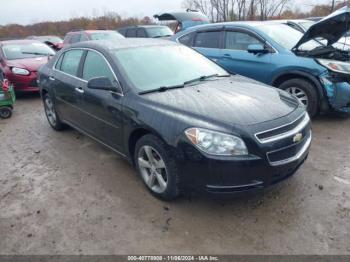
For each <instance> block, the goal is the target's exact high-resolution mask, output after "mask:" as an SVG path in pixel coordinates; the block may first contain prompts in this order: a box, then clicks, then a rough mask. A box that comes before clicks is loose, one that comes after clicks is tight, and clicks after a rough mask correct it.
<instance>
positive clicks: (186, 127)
mask: <svg viewBox="0 0 350 262" xmlns="http://www.w3.org/2000/svg"><path fill="white" fill-rule="evenodd" d="M150 61H152V62H151V63H150ZM164 65H166V66H164ZM174 72H176V74H174ZM39 76H40V78H39V83H40V92H41V96H42V99H43V104H44V110H45V113H46V116H47V119H48V123H49V124H50V125H51V127H52V128H53V129H55V130H62V129H63V128H64V127H65V125H69V126H71V127H73V128H75V129H77V130H78V131H80V132H82V133H84V134H86V135H88V136H90V137H92V138H94V139H95V140H97V141H98V142H100V143H101V144H103V145H105V146H107V147H108V148H110V149H112V150H114V151H116V152H117V153H119V154H120V155H121V156H123V157H125V158H126V159H128V160H129V161H130V162H131V163H132V164H133V165H134V166H135V167H136V169H137V172H138V174H139V176H140V178H141V179H142V180H143V182H144V184H145V186H146V187H147V188H148V189H149V191H150V192H151V193H152V194H154V195H155V196H157V197H159V198H161V199H164V200H171V199H174V198H176V197H178V196H179V195H180V194H181V193H184V192H192V191H200V192H205V193H212V194H225V195H226V194H235V193H241V192H256V191H259V190H262V189H264V188H266V187H268V186H271V185H273V184H276V183H278V182H280V181H283V180H285V179H287V178H288V177H290V176H292V175H293V174H295V172H296V171H297V170H298V169H299V167H300V166H301V165H302V164H303V163H304V162H305V160H306V158H307V156H308V153H309V148H310V145H311V140H312V133H311V123H310V118H309V115H308V114H307V112H306V111H305V108H304V106H303V105H302V104H301V103H300V102H299V101H298V100H297V99H296V98H295V97H293V96H291V95H290V94H288V93H287V92H284V91H281V90H278V89H276V88H273V87H270V86H267V85H264V84H261V83H258V82H256V81H254V80H251V79H248V78H245V77H242V76H239V75H230V74H228V73H227V71H226V70H224V69H223V68H221V67H220V66H218V65H217V64H215V63H214V62H212V61H210V60H209V59H207V58H206V57H204V56H203V55H201V54H199V53H198V52H195V51H194V50H192V49H190V48H188V47H186V46H183V45H180V44H177V43H174V42H171V41H164V40H160V39H129V38H125V39H120V40H118V41H113V42H111V41H90V42H81V43H79V44H75V45H72V46H70V47H69V48H66V49H64V50H61V51H60V52H59V53H58V54H57V55H56V56H55V57H54V58H53V59H51V60H50V61H49V62H48V64H46V65H45V66H44V67H42V68H41V69H40V71H39Z"/></svg>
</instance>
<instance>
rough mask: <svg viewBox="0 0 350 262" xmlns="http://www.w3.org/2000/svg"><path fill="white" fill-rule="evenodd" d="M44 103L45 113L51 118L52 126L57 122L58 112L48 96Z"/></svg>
mask: <svg viewBox="0 0 350 262" xmlns="http://www.w3.org/2000/svg"><path fill="white" fill-rule="evenodd" d="M44 104H45V114H46V116H47V119H48V120H49V122H50V124H51V125H52V126H55V125H56V123H57V117H56V112H55V108H54V105H53V103H52V101H51V99H50V98H49V97H48V96H47V97H46V98H45V101H44Z"/></svg>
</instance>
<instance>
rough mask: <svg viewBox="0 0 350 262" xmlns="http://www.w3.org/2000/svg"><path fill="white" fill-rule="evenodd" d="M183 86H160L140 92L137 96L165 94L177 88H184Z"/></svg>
mask: <svg viewBox="0 0 350 262" xmlns="http://www.w3.org/2000/svg"><path fill="white" fill-rule="evenodd" d="M184 87H185V85H184V84H181V85H173V86H161V87H159V88H155V89H151V90H146V91H141V92H139V95H144V94H149V93H155V92H165V91H168V90H171V89H177V88H184Z"/></svg>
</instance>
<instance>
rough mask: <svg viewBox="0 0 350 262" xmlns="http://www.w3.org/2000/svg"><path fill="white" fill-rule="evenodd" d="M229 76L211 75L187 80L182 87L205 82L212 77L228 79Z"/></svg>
mask: <svg viewBox="0 0 350 262" xmlns="http://www.w3.org/2000/svg"><path fill="white" fill-rule="evenodd" d="M229 76H230V75H219V74H212V75H207V76H200V77H198V78H195V79H192V80H188V81H186V82H185V83H184V85H189V84H192V83H195V82H202V81H205V80H207V79H210V78H213V77H229Z"/></svg>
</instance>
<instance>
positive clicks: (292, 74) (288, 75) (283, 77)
mask: <svg viewBox="0 0 350 262" xmlns="http://www.w3.org/2000/svg"><path fill="white" fill-rule="evenodd" d="M293 78H301V79H304V80H306V81H308V82H310V83H311V84H313V86H315V88H316V91H317V94H318V96H319V106H320V108H322V109H326V108H328V100H327V99H326V97H327V95H326V94H325V90H324V88H323V86H322V84H321V82H320V81H319V80H318V79H317V78H316V77H315V76H313V75H311V74H309V73H306V72H303V71H298V70H294V71H293V70H292V71H288V72H283V73H281V74H279V75H277V76H275V77H274V78H273V80H272V81H271V85H272V86H274V87H279V86H280V85H281V84H282V83H283V82H285V81H287V80H290V79H293Z"/></svg>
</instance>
